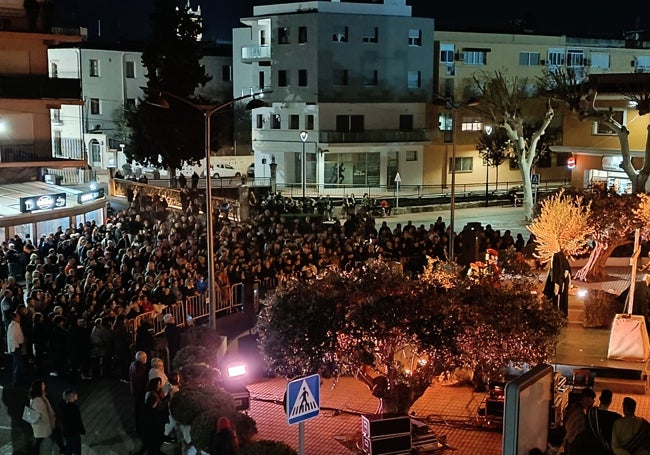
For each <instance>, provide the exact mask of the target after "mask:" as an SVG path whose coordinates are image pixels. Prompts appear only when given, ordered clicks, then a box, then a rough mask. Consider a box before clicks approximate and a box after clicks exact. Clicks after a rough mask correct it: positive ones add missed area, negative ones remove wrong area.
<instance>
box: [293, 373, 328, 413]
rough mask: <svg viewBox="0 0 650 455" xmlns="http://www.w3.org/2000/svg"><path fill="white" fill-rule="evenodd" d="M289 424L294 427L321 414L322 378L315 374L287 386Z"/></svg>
mask: <svg viewBox="0 0 650 455" xmlns="http://www.w3.org/2000/svg"><path fill="white" fill-rule="evenodd" d="M286 412H287V423H289V425H293V424H296V423H300V422H304V421H305V420H309V419H311V418H314V417H316V416H318V414H319V413H320V376H319V375H317V374H313V375H311V376H306V377H304V378H300V379H296V380H294V381H291V382H290V383H289V384H287V409H286Z"/></svg>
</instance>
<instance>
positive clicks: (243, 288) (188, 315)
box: [130, 280, 277, 341]
mask: <svg viewBox="0 0 650 455" xmlns="http://www.w3.org/2000/svg"><path fill="white" fill-rule="evenodd" d="M265 284H266V285H268V286H271V285H273V284H274V282H273V281H266V282H265ZM275 284H277V280H276V281H275ZM259 288H260V282H259V281H256V282H254V283H253V284H252V285H245V284H244V283H237V284H234V285H232V286H228V287H217V288H216V289H215V294H216V295H215V296H216V307H215V312H216V314H217V315H219V314H230V313H232V312H234V311H241V310H243V309H244V308H245V307H246V306H247V304H250V305H251V307H250V311H251V312H252V314H257V311H258V309H259V304H258V299H259V297H258V289H259ZM249 299H250V300H249ZM166 314H171V315H172V316H174V319H175V320H176V324H177V325H178V326H179V327H184V326H186V325H187V323H188V321H189V320H195V319H201V318H204V317H206V316H209V315H210V300H209V299H208V298H206V296H205V295H203V294H201V295H197V296H191V297H187V298H185V300H184V301H183V302H178V303H174V304H173V305H168V306H166V307H165V308H164V309H163V310H162V311H161V312H158V311H148V312H146V313H142V314H139V315H138V316H136V317H135V318H134V320H133V324H132V326H131V327H130V328H131V330H132V332H131V336H132V338H133V341H135V338H136V335H137V332H138V328H139V327H140V326H141V325H142V321H143V320H148V321H150V322H151V324H152V326H153V332H154V335H161V334H162V333H164V331H165V322H164V321H163V318H164V316H165V315H166Z"/></svg>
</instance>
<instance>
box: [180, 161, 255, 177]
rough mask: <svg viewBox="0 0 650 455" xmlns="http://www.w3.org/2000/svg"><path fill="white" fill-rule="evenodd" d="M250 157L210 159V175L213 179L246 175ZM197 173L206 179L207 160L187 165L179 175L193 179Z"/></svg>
mask: <svg viewBox="0 0 650 455" xmlns="http://www.w3.org/2000/svg"><path fill="white" fill-rule="evenodd" d="M250 162H251V157H250V156H212V157H210V175H211V176H212V177H213V178H232V177H242V176H245V175H246V171H247V170H248V166H249V165H250ZM194 172H196V173H197V174H199V176H201V177H205V159H202V160H201V161H198V162H195V163H193V164H185V165H184V166H183V167H182V168H181V169H180V170H179V174H183V175H184V176H185V177H191V176H192V174H194Z"/></svg>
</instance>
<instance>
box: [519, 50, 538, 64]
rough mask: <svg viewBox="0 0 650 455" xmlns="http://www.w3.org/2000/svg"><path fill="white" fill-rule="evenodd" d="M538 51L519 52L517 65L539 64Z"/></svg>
mask: <svg viewBox="0 0 650 455" xmlns="http://www.w3.org/2000/svg"><path fill="white" fill-rule="evenodd" d="M539 56H540V54H539V52H520V53H519V65H521V66H538V65H539V60H540V58H539Z"/></svg>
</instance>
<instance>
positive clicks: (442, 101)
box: [433, 95, 478, 261]
mask: <svg viewBox="0 0 650 455" xmlns="http://www.w3.org/2000/svg"><path fill="white" fill-rule="evenodd" d="M433 104H434V105H437V106H445V107H446V108H447V109H451V197H450V199H449V250H448V251H449V260H452V261H453V260H454V240H455V238H454V237H455V236H456V231H455V229H454V221H455V215H456V119H457V118H458V109H459V108H462V107H473V106H477V105H478V99H477V98H470V99H468V100H467V101H464V102H462V103H454V101H453V99H451V98H450V97H443V96H440V95H439V96H438V98H437V99H436V100H434V101H433Z"/></svg>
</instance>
